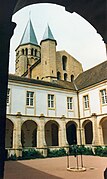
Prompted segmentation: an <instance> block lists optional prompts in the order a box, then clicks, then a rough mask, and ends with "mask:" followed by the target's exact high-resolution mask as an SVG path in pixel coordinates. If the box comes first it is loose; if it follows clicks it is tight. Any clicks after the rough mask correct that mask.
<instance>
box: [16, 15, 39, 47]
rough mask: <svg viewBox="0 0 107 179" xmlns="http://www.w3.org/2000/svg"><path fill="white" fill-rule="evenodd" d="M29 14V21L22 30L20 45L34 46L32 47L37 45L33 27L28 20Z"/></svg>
mask: <svg viewBox="0 0 107 179" xmlns="http://www.w3.org/2000/svg"><path fill="white" fill-rule="evenodd" d="M30 15H31V12H29V20H28V23H27V25H26V28H25V30H24V33H23V36H22V39H21V41H20V45H24V44H28V43H30V44H34V45H38V42H37V38H36V35H35V32H34V29H33V25H32V22H31V18H30Z"/></svg>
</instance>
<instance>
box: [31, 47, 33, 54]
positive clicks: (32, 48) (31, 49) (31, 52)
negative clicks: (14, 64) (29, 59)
mask: <svg viewBox="0 0 107 179" xmlns="http://www.w3.org/2000/svg"><path fill="white" fill-rule="evenodd" d="M31 55H32V56H33V48H32V49H31Z"/></svg>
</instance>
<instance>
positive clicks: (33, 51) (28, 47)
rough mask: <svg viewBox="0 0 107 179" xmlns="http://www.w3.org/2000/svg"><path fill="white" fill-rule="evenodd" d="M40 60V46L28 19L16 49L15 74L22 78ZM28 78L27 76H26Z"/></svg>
mask: <svg viewBox="0 0 107 179" xmlns="http://www.w3.org/2000/svg"><path fill="white" fill-rule="evenodd" d="M39 59H40V46H39V45H38V42H37V38H36V35H35V32H34V29H33V26H32V22H31V20H30V19H29V21H28V23H27V25H26V28H25V31H24V33H23V36H22V39H21V41H20V44H19V46H18V47H17V49H16V68H15V74H16V75H18V76H22V75H23V74H24V73H25V72H26V71H27V70H28V69H29V68H30V66H32V65H33V64H34V63H35V62H37V61H38V60H39ZM28 76H29V75H28Z"/></svg>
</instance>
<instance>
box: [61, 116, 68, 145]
mask: <svg viewBox="0 0 107 179" xmlns="http://www.w3.org/2000/svg"><path fill="white" fill-rule="evenodd" d="M65 119H66V118H65V116H64V115H63V116H62V117H61V132H60V135H59V146H60V147H64V146H68V142H67V135H66V121H65Z"/></svg>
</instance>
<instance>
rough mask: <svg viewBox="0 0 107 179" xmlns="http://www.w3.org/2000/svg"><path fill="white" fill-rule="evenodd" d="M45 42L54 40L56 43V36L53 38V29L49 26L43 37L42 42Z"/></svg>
mask: <svg viewBox="0 0 107 179" xmlns="http://www.w3.org/2000/svg"><path fill="white" fill-rule="evenodd" d="M44 40H53V41H56V40H55V39H54V36H53V34H52V31H51V29H50V27H49V25H48V24H47V27H46V29H45V32H44V35H43V38H42V41H44ZM42 41H41V42H42Z"/></svg>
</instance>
